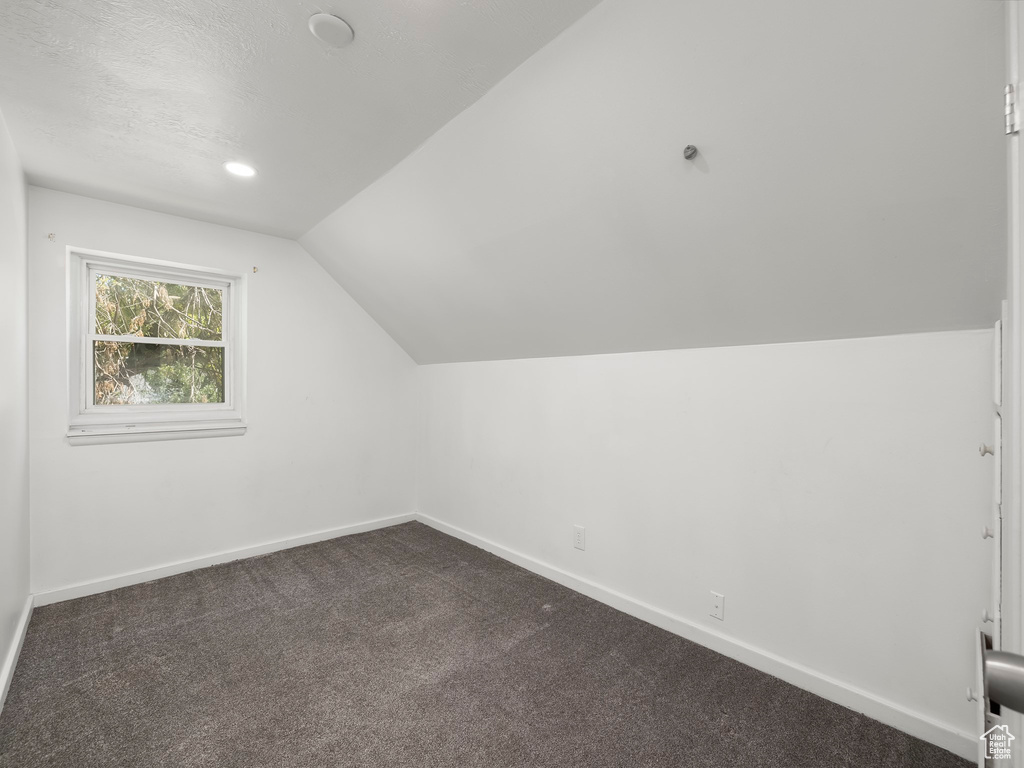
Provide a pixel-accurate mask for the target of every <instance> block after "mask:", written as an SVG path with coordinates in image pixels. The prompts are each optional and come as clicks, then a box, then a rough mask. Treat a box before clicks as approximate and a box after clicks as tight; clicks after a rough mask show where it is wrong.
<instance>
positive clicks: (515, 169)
mask: <svg viewBox="0 0 1024 768" xmlns="http://www.w3.org/2000/svg"><path fill="white" fill-rule="evenodd" d="M1004 13H1005V5H1004V4H1003V3H991V2H964V0H900V2H895V3H894V2H891V0H857V2H821V1H820V0H773V2H770V3H765V2H754V1H753V0H751V1H750V2H740V3H734V2H719V1H717V0H688V1H685V2H683V1H681V0H605V1H604V2H602V3H601V4H600V5H599V6H597V7H596V8H595V9H594V10H593V11H591V12H590V13H589V14H587V15H586V16H585V17H583V18H582V19H581V20H580V21H579V22H577V23H576V24H575V25H573V27H571V28H570V29H569V30H567V31H566V32H565V33H564V34H563V35H561V36H560V37H559V38H558V39H557V40H555V41H554V42H552V43H551V44H549V45H548V46H546V47H545V48H544V49H543V50H541V51H540V52H538V53H537V54H536V55H534V56H533V57H532V58H531V59H530V60H529V61H527V62H526V63H525V64H524V65H523V66H521V67H520V68H519V69H517V70H516V71H515V72H513V73H512V74H511V75H509V76H508V77H507V78H506V79H505V80H503V81H502V82H501V83H499V84H498V85H497V86H496V87H495V88H494V89H492V90H491V91H490V92H489V93H488V94H487V95H486V96H484V97H483V98H482V99H481V100H480V101H478V102H477V103H476V104H474V105H473V106H472V107H470V108H469V109H467V110H466V111H465V112H463V113H462V114H461V115H459V116H458V117H457V118H455V119H454V120H453V121H452V122H450V123H449V124H448V125H447V126H445V128H443V129H442V130H441V131H440V132H438V134H437V135H435V136H434V137H433V138H432V139H431V140H430V141H429V142H427V144H425V145H424V146H423V147H422V148H421V149H420V150H419V151H418V152H416V153H415V154H413V155H412V156H410V157H409V158H407V159H406V160H404V161H403V162H402V163H401V164H399V165H398V166H397V167H396V168H395V169H394V170H393V171H391V172H390V173H389V174H388V175H387V176H385V177H384V178H382V179H380V180H379V181H378V182H376V183H375V184H373V185H372V186H370V187H369V188H368V189H366V190H365V191H363V192H362V193H361V194H359V195H358V196H356V197H355V198H354V199H353V200H351V201H350V202H349V203H348V204H347V205H345V206H343V207H341V208H340V209H339V210H338V211H336V212H335V213H333V214H332V215H331V216H329V217H327V218H326V219H325V220H324V221H323V222H321V223H320V224H319V225H318V226H317V227H315V228H314V229H313V230H312V231H311V232H309V233H308V234H307V235H306V236H304V237H303V238H301V240H300V242H301V243H302V244H303V245H304V246H305V247H306V249H307V250H308V251H310V252H311V253H312V254H313V255H314V256H315V257H316V258H318V259H319V260H320V261H321V263H322V264H324V266H325V267H326V268H327V269H328V270H329V271H330V272H331V273H332V274H333V275H334V276H335V277H336V278H337V279H338V281H339V282H341V283H342V284H343V285H344V286H345V287H346V288H347V289H348V291H349V292H350V293H351V294H352V295H353V296H354V297H355V298H356V300H357V301H359V302H360V303H361V304H362V305H363V306H364V307H365V308H366V309H367V310H368V311H369V312H370V313H371V314H372V315H373V316H374V317H375V318H376V319H377V320H378V322H380V323H381V324H382V325H383V326H384V328H385V329H386V330H388V331H389V332H390V333H391V334H392V336H393V337H394V338H395V339H397V340H398V341H399V342H400V343H401V344H402V345H403V346H404V347H405V348H406V349H407V350H408V351H409V352H410V353H411V354H412V355H413V357H414V358H415V359H416V360H418V361H419V362H421V363H430V362H446V361H457V360H480V359H488V358H517V357H539V356H553V355H576V354H586V353H606V352H629V351H637V350H654V349H673V348H687V347H710V346H726V345H740V344H762V343H771V342H787V341H805V340H814V339H836V338H849V337H862V336H875V335H885V334H897V333H912V332H920V331H938V330H949V329H966V328H982V327H990V326H991V324H992V323H993V322H994V321H995V320H996V319H998V317H999V312H1000V300H1001V298H1002V297H1003V296H1004V284H1005V282H1004V276H1005V264H1006V234H1005V233H1006V138H1005V136H1004V135H1003V131H1002V106H1003V96H1002V92H1003V86H1004V83H1005V80H1004V79H1003V78H1004V77H1005V74H1004V68H1005V63H1004V43H1003V39H1004V33H1005V29H1004V21H1003V14H1004ZM690 144H692V145H695V146H696V147H697V148H698V154H697V155H696V156H695V157H694V158H692V159H687V158H686V157H685V154H684V150H685V147H686V146H687V145H690Z"/></svg>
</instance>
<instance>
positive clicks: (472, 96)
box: [0, 0, 597, 237]
mask: <svg viewBox="0 0 1024 768" xmlns="http://www.w3.org/2000/svg"><path fill="white" fill-rule="evenodd" d="M596 2H597V0H557V2H551V0H475V1H474V2H466V1H465V0H429V1H428V2H411V1H410V0H375V1H374V2H367V1H365V0H244V1H243V2H224V1H223V0H4V2H0V110H2V111H3V114H4V117H5V119H6V122H7V124H8V126H9V128H10V131H11V134H12V136H13V138H14V142H15V145H16V146H17V148H18V151H19V154H20V155H21V159H22V161H23V164H24V167H25V170H26V173H27V176H28V179H29V181H30V182H31V183H33V184H37V185H40V186H45V187H51V188H54V189H59V190H63V191H68V192H76V193H80V194H85V195H90V196H93V197H98V198H101V199H105V200H112V201H114V202H121V203H128V204H132V205H137V206H141V207H145V208H152V209H155V210H159V211H163V212H167V213H174V214H179V215H184V216H190V217H194V218H198V219H203V220H207V221H213V222H217V223H221V224H230V225H235V226H239V227H243V228H246V229H251V230H255V231H259V232H267V233H271V234H280V235H285V236H289V237H295V236H298V235H300V234H302V233H303V232H305V231H306V230H308V229H309V228H310V227H311V226H312V225H313V224H315V223H316V222H317V221H319V220H320V219H322V218H323V217H324V216H325V215H327V214H328V213H330V212H331V211H333V210H335V209H336V208H337V207H338V206H339V205H341V204H342V203H344V202H345V201H346V200H348V199H349V198H351V197H352V196H353V195H354V194H356V193H357V192H358V191H359V190H361V189H363V188H364V187H365V186H366V185H367V184H369V183H370V182H372V181H373V180H375V179H377V178H378V177H379V176H380V175H381V174H383V173H384V172H385V171H387V170H388V169H389V168H391V167H392V166H394V165H395V163H397V162H398V161H399V160H401V159H402V158H403V157H405V156H406V155H407V154H408V153H409V152H410V151H412V150H413V149H415V148H416V147H417V146H418V145H419V144H421V143H422V142H423V141H425V140H426V139H427V138H428V137H429V136H430V135H431V134H432V133H434V132H435V131H436V130H437V129H438V128H440V127H441V126H442V125H444V124H445V123H446V122H447V121H448V120H450V119H451V118H452V117H453V116H454V115H456V114H458V112H460V111H461V110H462V109H464V108H465V107H466V106H468V105H470V104H472V103H473V102H474V101H476V100H477V99H478V98H479V97H480V96H481V95H482V94H483V93H484V92H486V91H487V89H488V88H490V87H491V86H493V85H494V84H495V83H496V82H497V81H498V80H500V79H501V78H502V77H504V76H505V75H506V74H508V73H509V72H510V71H511V70H512V69H513V68H515V67H516V66H517V65H519V64H520V63H521V62H522V61H523V60H524V59H526V58H528V57H529V56H530V55H531V54H532V53H534V52H535V51H536V50H538V49H539V48H541V47H542V46H543V45H544V44H545V43H547V42H548V41H549V40H551V39H552V38H553V37H555V36H556V35H557V34H558V33H559V32H560V31H562V30H563V29H564V28H566V27H567V26H569V25H570V24H571V23H572V22H573V21H574V20H576V19H577V18H579V16H581V15H582V14H583V13H585V12H586V11H588V10H589V9H590V8H592V7H593V6H594V5H595V4H596ZM317 12H328V13H333V14H336V15H339V16H341V17H343V18H345V19H346V20H347V21H348V22H349V23H350V24H351V25H352V26H353V27H354V28H355V33H356V37H355V41H354V43H353V44H352V45H351V46H349V47H347V48H344V49H341V50H332V49H328V48H326V47H325V46H323V45H322V44H321V43H319V41H317V40H316V39H314V38H313V37H312V36H311V35H310V33H309V30H308V28H307V22H308V19H309V17H310V16H311V15H313V14H314V13H317ZM226 160H243V161H247V162H249V163H252V164H253V165H255V166H256V167H257V168H258V169H259V171H260V174H259V176H258V178H257V179H255V180H253V181H240V180H238V179H234V178H230V177H228V176H226V175H225V173H224V171H223V169H222V167H221V164H222V163H223V162H224V161H226Z"/></svg>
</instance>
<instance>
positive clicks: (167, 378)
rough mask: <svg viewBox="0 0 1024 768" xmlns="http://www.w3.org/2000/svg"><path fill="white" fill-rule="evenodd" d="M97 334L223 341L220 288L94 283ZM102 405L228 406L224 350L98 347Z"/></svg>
mask: <svg viewBox="0 0 1024 768" xmlns="http://www.w3.org/2000/svg"><path fill="white" fill-rule="evenodd" d="M95 323H96V331H95V332H96V334H98V335H102V336H119V337H122V338H123V337H136V338H150V339H155V338H159V339H182V340H185V341H192V340H201V341H221V340H222V339H223V327H224V295H223V291H222V290H221V289H218V288H212V287H202V286H194V285H178V284H175V283H165V282H160V281H155V280H141V279H138V278H131V277H118V276H115V275H98V276H97V278H96V315H95ZM93 351H94V356H93V359H94V365H93V378H94V403H95V404H96V405H157V404H169V403H223V402H224V348H223V347H222V346H212V347H210V346H195V345H189V344H187V343H182V344H171V343H161V344H153V343H141V342H133V341H131V340H129V339H124V340H119V341H95V342H94V347H93Z"/></svg>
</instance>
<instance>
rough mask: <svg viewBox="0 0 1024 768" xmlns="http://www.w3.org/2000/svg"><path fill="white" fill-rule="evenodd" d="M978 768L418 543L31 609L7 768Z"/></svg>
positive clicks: (614, 614) (475, 556)
mask: <svg viewBox="0 0 1024 768" xmlns="http://www.w3.org/2000/svg"><path fill="white" fill-rule="evenodd" d="M969 765H970V763H968V762H966V761H964V760H960V759H959V758H956V757H954V756H953V755H951V754H949V753H948V752H945V751H943V750H941V749H938V748H936V747H933V746H930V745H928V744H925V743H924V742H921V741H918V740H917V739H913V738H911V737H910V736H906V735H905V734H902V733H900V732H898V731H895V730H893V729H891V728H888V727H886V726H884V725H881V724H880V723H877V722H875V721H873V720H870V719H869V718H866V717H863V716H862V715H858V714H855V713H854V712H851V711H849V710H847V709H844V708H843V707H840V706H838V705H836V704H831V703H829V702H827V701H825V700H823V699H820V698H818V697H816V696H814V695H812V694H809V693H806V692H804V691H801V690H799V689H797V688H794V687H793V686H791V685H788V684H787V683H784V682H782V681H781V680H778V679H776V678H774V677H771V676H769V675H765V674H762V673H760V672H756V671H754V670H753V669H750V668H748V667H745V666H743V665H742V664H740V663H738V662H735V661H732V660H730V659H727V658H725V657H724V656H720V655H719V654H717V653H714V652H712V651H709V650H707V649H705V648H703V647H701V646H699V645H695V644H693V643H690V642H688V641H686V640H683V639H681V638H679V637H676V636H674V635H671V634H669V633H668V632H664V631H662V630H660V629H657V628H655V627H653V626H650V625H648V624H645V623H643V622H641V621H638V620H636V619H633V618H631V617H629V616H626V615H625V614H622V613H619V612H618V611H615V610H613V609H611V608H608V607H606V606H603V605H601V604H600V603H597V602H594V601H593V600H590V599H588V598H586V597H583V596H582V595H579V594H577V593H575V592H572V591H570V590H568V589H565V588H564V587H561V586H558V585H557V584H555V583H553V582H550V581H547V580H546V579H542V578H540V577H538V576H534V575H533V574H531V573H529V572H527V571H524V570H522V569H520V568H517V567H516V566H514V565H510V564H509V563H506V562H504V561H502V560H499V559H498V558H496V557H493V556H491V555H489V554H487V553H485V552H483V551H482V550H480V549H476V548H474V547H471V546H469V545H467V544H464V543H462V542H460V541H457V540H455V539H452V538H450V537H448V536H445V535H443V534H440V533H437V532H436V531H433V530H431V529H430V528H427V527H426V526H423V525H421V524H419V523H409V524H406V525H401V526H397V527H394V528H388V529H384V530H379V531H374V532H372V533H365V534H360V535H357V536H349V537H346V538H342V539H336V540H333V541H329V542H324V543H322V544H313V545H310V546H306V547H301V548H298V549H291V550H287V551H284V552H278V553H275V554H272V555H266V556H264V557H258V558H252V559H250V560H242V561H238V562H235V563H230V564H227V565H221V566H216V567H213V568H207V569H205V570H202V571H195V572H192V573H187V574H183V575H181V576H174V577H171V578H167V579H162V580H160V581H155V582H151V583H149V584H142V585H138V586H134V587H128V588H125V589H120V590H117V591H116V592H109V593H106V594H103V595H96V596H93V597H86V598H82V599H80V600H74V601H70V602H66V603H60V604H57V605H52V606H47V607H44V608H40V609H38V610H37V611H36V612H35V614H34V615H33V617H32V623H31V625H30V627H29V631H28V637H27V639H26V642H25V648H24V650H23V651H22V654H21V661H20V662H19V665H18V668H17V672H16V674H15V677H14V682H13V684H12V688H11V692H10V696H9V698H8V701H7V706H6V707H5V708H4V711H3V714H2V716H0V766H3V767H4V768H37V767H38V768H42V766H46V767H47V768H64V767H67V768H91V767H92V766H131V767H132V768H157V767H158V766H168V767H171V766H173V767H174V768H193V767H194V766H210V767H211V768H212V767H216V768H234V767H235V766H237V767H239V768H241V767H242V766H245V767H247V768H255V767H257V766H259V767H260V768H264V767H265V768H313V767H314V766H316V767H317V768H319V767H321V766H323V767H325V768H327V767H330V768H335V767H337V768H341V767H342V766H395V767H396V768H398V767H399V766H401V767H406V766H409V767H415V766H459V767H460V768H462V767H464V766H486V768H498V767H500V766H517V767H518V766H574V767H576V766H622V767H623V768H626V767H627V766H628V767H629V768H638V767H642V766H687V767H692V768H704V767H705V766H745V767H747V766H750V767H755V766H766V767H767V766H772V767H776V766H777V767H778V768H798V767H799V766H815V767H816V768H817V767H818V766H830V767H831V766H858V767H860V766H864V767H867V766H872V767H874V766H884V767H885V768H899V767H900V766H920V767H921V768H945V767H946V766H950V767H952V766H957V768H962V767H963V766H969Z"/></svg>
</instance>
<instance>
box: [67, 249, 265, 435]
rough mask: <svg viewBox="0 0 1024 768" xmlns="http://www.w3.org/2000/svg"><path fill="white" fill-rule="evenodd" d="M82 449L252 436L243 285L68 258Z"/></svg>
mask: <svg viewBox="0 0 1024 768" xmlns="http://www.w3.org/2000/svg"><path fill="white" fill-rule="evenodd" d="M68 283H69V294H68V296H69V299H70V307H69V319H70V323H69V340H68V371H69V374H70V387H69V406H70V419H69V428H68V439H69V441H70V442H71V443H72V444H74V445H77V444H89V443H107V442H127V441H138V440H169V439H180V438H189V437H214V436H227V435H240V434H244V432H245V410H244V405H245V403H244V398H245V334H244V325H243V323H244V317H245V315H244V310H245V295H244V289H245V281H244V279H243V277H242V276H240V275H229V274H226V273H223V272H219V271H217V270H211V269H205V268H202V267H192V266H186V265H183V264H173V263H171V262H165V261H154V260H151V259H140V258H135V257H131V256H118V255H115V254H108V253H100V252H96V251H85V250H81V249H69V250H68Z"/></svg>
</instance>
